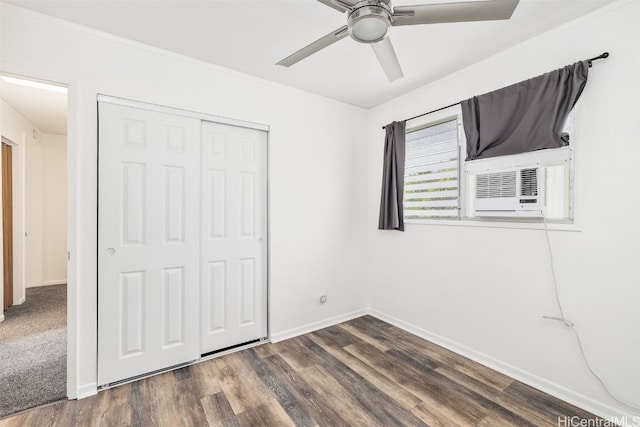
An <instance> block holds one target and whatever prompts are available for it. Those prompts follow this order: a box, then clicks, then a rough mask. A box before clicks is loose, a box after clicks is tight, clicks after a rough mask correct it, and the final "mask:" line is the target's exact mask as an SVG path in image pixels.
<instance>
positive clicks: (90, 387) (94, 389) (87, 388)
mask: <svg viewBox="0 0 640 427" xmlns="http://www.w3.org/2000/svg"><path fill="white" fill-rule="evenodd" d="M96 394H98V384H97V383H89V384H84V385H81V386H79V387H78V396H77V399H78V400H79V399H84V398H86V397H91V396H95V395H96Z"/></svg>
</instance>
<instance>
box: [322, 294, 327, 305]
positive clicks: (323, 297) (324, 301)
mask: <svg viewBox="0 0 640 427" xmlns="http://www.w3.org/2000/svg"><path fill="white" fill-rule="evenodd" d="M326 302H327V296H326V295H322V296H321V297H320V304H324V303H326Z"/></svg>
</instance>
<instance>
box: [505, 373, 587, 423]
mask: <svg viewBox="0 0 640 427" xmlns="http://www.w3.org/2000/svg"><path fill="white" fill-rule="evenodd" d="M505 393H507V394H508V395H510V396H514V397H517V398H519V399H523V400H526V401H527V402H528V403H529V404H530V405H533V406H534V407H535V408H536V409H537V410H538V411H540V412H544V413H547V414H549V416H552V417H553V419H555V420H557V419H558V417H562V418H564V417H566V416H569V417H571V416H577V417H579V418H582V419H586V420H589V419H595V418H596V417H595V416H594V415H593V414H591V413H589V412H587V411H585V410H583V409H580V408H578V407H576V406H574V405H572V404H570V403H567V402H564V401H562V400H560V399H556V398H555V397H553V396H551V395H548V394H546V393H544V392H542V391H540V390H536V389H535V388H533V387H530V386H528V385H526V384H523V383H521V382H519V381H514V382H513V384H511V385H510V386H509V387H507V388H506V389H505ZM594 422H595V421H594Z"/></svg>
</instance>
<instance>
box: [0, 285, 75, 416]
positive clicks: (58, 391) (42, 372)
mask: <svg viewBox="0 0 640 427" xmlns="http://www.w3.org/2000/svg"><path fill="white" fill-rule="evenodd" d="M26 291H27V295H26V300H25V302H24V303H23V304H21V305H17V306H13V307H9V308H8V309H7V310H6V311H5V313H4V314H5V321H4V322H2V323H0V418H2V417H5V416H7V415H9V414H13V413H16V412H20V411H22V410H24V409H28V408H32V407H34V406H38V405H42V404H44V403H49V402H53V401H56V400H60V399H64V398H65V397H66V395H67V386H66V380H67V308H66V307H67V304H66V302H67V286H66V285H54V286H41V287H37V288H27V290H26Z"/></svg>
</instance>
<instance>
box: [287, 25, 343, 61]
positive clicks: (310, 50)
mask: <svg viewBox="0 0 640 427" xmlns="http://www.w3.org/2000/svg"><path fill="white" fill-rule="evenodd" d="M348 35H349V29H348V28H347V26H346V25H345V26H342V27H340V28H338V29H337V30H335V31H332V32H331V33H329V34H327V35H326V36H324V37H322V38H319V39H318V40H316V41H314V42H313V43H311V44H310V45H308V46H305V47H303V48H302V49H300V50H299V51H297V52H295V53H293V54H291V55H289V56H287V57H286V58H284V59H283V60H282V61H280V62H278V63H277V64H276V65H284V66H285V67H290V66H292V65H293V64H295V63H296V62H299V61H302V60H303V59H304V58H306V57H307V56H309V55H312V54H314V53H316V52H318V51H319V50H321V49H324V48H325V47H327V46H330V45H332V44H334V43H335V42H337V41H338V40H342V39H343V38H345V37H347V36H348Z"/></svg>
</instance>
